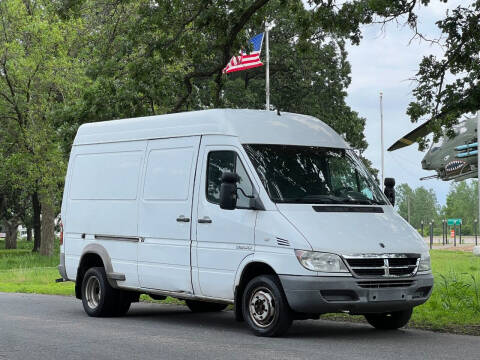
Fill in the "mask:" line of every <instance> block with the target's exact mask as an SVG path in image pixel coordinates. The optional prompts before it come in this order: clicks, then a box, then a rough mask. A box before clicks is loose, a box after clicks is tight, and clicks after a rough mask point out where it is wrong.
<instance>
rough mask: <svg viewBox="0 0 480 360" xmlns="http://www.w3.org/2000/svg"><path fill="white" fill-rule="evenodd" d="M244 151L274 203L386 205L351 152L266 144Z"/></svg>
mask: <svg viewBox="0 0 480 360" xmlns="http://www.w3.org/2000/svg"><path fill="white" fill-rule="evenodd" d="M244 148H245V150H246V152H247V154H248V156H249V157H250V160H251V161H252V163H253V165H254V166H255V169H256V171H257V173H258V175H259V176H260V179H261V180H262V182H263V185H264V186H265V188H266V190H267V192H268V195H269V196H270V198H271V199H272V201H274V202H276V203H309V204H310V203H313V204H359V205H371V204H375V205H385V204H387V200H386V198H385V196H384V195H383V193H382V191H381V190H380V188H379V186H378V185H377V183H376V181H375V180H374V178H373V177H372V175H370V173H369V172H368V171H367V169H366V168H365V166H364V165H363V163H362V162H361V161H360V160H359V159H358V157H357V156H356V155H355V153H354V152H353V151H351V150H345V149H334V148H322V147H315V146H296V145H266V144H246V145H244Z"/></svg>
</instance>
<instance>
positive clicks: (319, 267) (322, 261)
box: [295, 250, 348, 272]
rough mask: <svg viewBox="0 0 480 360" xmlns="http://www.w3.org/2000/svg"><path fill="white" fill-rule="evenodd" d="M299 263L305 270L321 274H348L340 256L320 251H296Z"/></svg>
mask: <svg viewBox="0 0 480 360" xmlns="http://www.w3.org/2000/svg"><path fill="white" fill-rule="evenodd" d="M295 255H296V256H297V259H298V261H299V262H300V264H302V266H303V267H304V268H305V269H308V270H312V271H319V272H348V269H347V267H346V266H345V263H344V262H343V260H342V259H341V258H340V256H338V255H335V254H330V253H322V252H318V251H307V250H295Z"/></svg>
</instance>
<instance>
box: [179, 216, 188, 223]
mask: <svg viewBox="0 0 480 360" xmlns="http://www.w3.org/2000/svg"><path fill="white" fill-rule="evenodd" d="M177 221H178V222H190V219H189V218H187V217H185V216H184V215H180V216H179V217H178V218H177Z"/></svg>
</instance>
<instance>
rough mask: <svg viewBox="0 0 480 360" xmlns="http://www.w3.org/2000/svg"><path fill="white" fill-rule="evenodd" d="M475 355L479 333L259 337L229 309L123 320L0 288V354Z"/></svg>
mask: <svg viewBox="0 0 480 360" xmlns="http://www.w3.org/2000/svg"><path fill="white" fill-rule="evenodd" d="M253 358H257V359H262V360H263V359H322V360H324V359H325V360H326V359H328V360H331V359H348V360H352V359H355V360H360V359H369V360H370V359H382V360H387V359H409V360H414V359H422V360H423V359H456V360H458V359H461V360H466V359H479V358H480V337H473V336H459V335H448V334H439V333H432V332H427V331H418V330H402V331H394V332H387V333H382V332H379V331H376V330H374V329H372V328H370V327H369V326H367V325H363V324H345V323H336V322H332V321H322V320H317V321H297V322H295V323H294V325H293V327H292V329H291V330H290V332H289V334H288V336H286V337H284V338H274V339H271V338H259V337H255V336H253V335H251V333H250V332H249V330H248V329H247V328H246V326H245V324H243V323H237V322H235V320H234V319H233V314H232V312H231V311H224V312H222V313H215V314H192V313H190V312H189V311H188V310H187V308H185V307H182V306H173V305H158V304H145V303H140V304H134V305H133V306H132V309H131V310H130V312H129V313H128V315H127V316H126V317H123V318H112V319H95V318H89V317H87V316H86V315H85V313H84V312H83V308H82V305H81V303H80V301H79V300H76V299H74V298H71V297H61V296H45V295H28V294H4V293H0V359H22V360H27V359H42V360H51V359H62V360H66V359H68V360H69V359H95V360H99V359H141V360H149V359H162V360H163V359H176V360H178V359H253Z"/></svg>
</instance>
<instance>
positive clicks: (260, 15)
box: [59, 0, 367, 151]
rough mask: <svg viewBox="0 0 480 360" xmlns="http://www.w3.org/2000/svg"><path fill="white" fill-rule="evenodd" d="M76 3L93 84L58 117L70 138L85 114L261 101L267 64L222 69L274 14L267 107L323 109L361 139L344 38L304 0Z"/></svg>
mask: <svg viewBox="0 0 480 360" xmlns="http://www.w3.org/2000/svg"><path fill="white" fill-rule="evenodd" d="M78 3H80V4H81V5H78ZM72 6H73V5H72ZM73 8H74V11H73V12H71V15H70V16H78V17H81V18H82V19H83V21H84V22H85V23H86V26H85V28H86V29H89V30H88V31H86V35H85V36H86V37H87V38H89V41H87V42H86V43H87V44H90V45H89V46H87V47H86V48H85V49H82V51H83V52H84V55H83V57H84V58H86V59H88V64H87V68H88V70H87V72H88V74H89V76H90V78H91V80H92V83H91V86H89V87H88V88H87V89H86V90H85V92H84V95H83V98H82V99H81V100H80V101H77V103H76V104H75V106H73V107H71V108H69V109H68V110H70V112H69V113H66V114H63V116H62V117H63V118H64V119H67V120H66V121H64V124H63V125H60V126H59V127H60V128H62V131H63V134H64V138H65V139H66V143H67V144H69V143H71V141H72V138H73V136H74V133H75V131H76V129H77V127H78V125H79V124H81V123H83V122H90V121H99V120H111V119H115V118H125V117H135V116H145V115H154V114H162V113H168V112H176V111H184V110H197V109H205V108H211V107H234V108H239V107H248V108H264V103H265V92H264V73H265V69H264V68H261V69H257V70H250V71H248V72H243V73H242V74H235V75H232V76H230V75H229V76H228V77H226V76H224V75H222V69H223V67H224V66H225V64H226V63H227V62H228V61H229V60H230V57H231V56H232V55H233V54H234V53H236V52H237V51H238V50H239V49H241V48H244V49H245V48H246V44H247V39H248V38H250V37H251V36H252V35H255V34H257V33H259V32H262V31H263V29H264V23H265V19H266V18H268V19H271V20H274V21H275V27H274V29H273V30H272V32H271V52H272V66H271V73H272V80H271V86H272V104H273V106H274V107H275V108H278V109H280V110H281V111H293V112H301V113H304V114H310V115H313V116H316V117H319V118H320V119H321V120H323V121H325V122H326V123H328V124H329V125H330V126H332V127H333V128H334V129H335V130H337V131H338V132H339V133H341V134H343V135H344V137H345V138H346V140H347V141H348V142H349V143H350V144H351V145H352V146H353V147H355V148H357V149H359V150H361V151H363V150H364V149H365V148H366V146H367V143H366V141H365V138H364V134H363V130H364V126H365V119H363V118H361V117H359V116H358V114H357V113H355V112H354V111H352V110H351V109H350V108H349V107H348V106H347V105H346V102H345V98H346V88H347V87H348V86H349V84H350V66H349V64H348V61H347V59H346V57H347V53H346V52H345V49H344V41H343V40H342V39H341V38H339V37H336V36H330V35H332V34H330V33H329V32H328V31H322V29H321V28H319V27H317V26H316V25H315V24H314V22H312V19H311V14H312V12H311V11H310V10H306V9H305V7H304V4H303V3H302V1H300V0H295V1H281V0H270V1H258V0H256V1H253V0H250V1H245V2H231V1H226V0H225V1H218V2H212V1H200V2H187V3H186V2H183V1H158V2H156V3H154V4H153V3H152V2H151V1H146V0H144V1H122V2H116V1H115V2H113V1H111V2H108V1H107V2H105V3H102V4H100V5H99V4H98V2H92V1H88V0H87V1H83V2H77V5H75V6H73ZM67 13H70V12H68V11H67ZM171 14H175V16H172V15H171ZM192 44H194V46H192ZM246 50H248V49H246ZM285 53H288V54H290V55H289V56H285V55H284V54H285ZM73 124H75V126H72V125H73ZM65 148H68V145H67V146H65Z"/></svg>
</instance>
